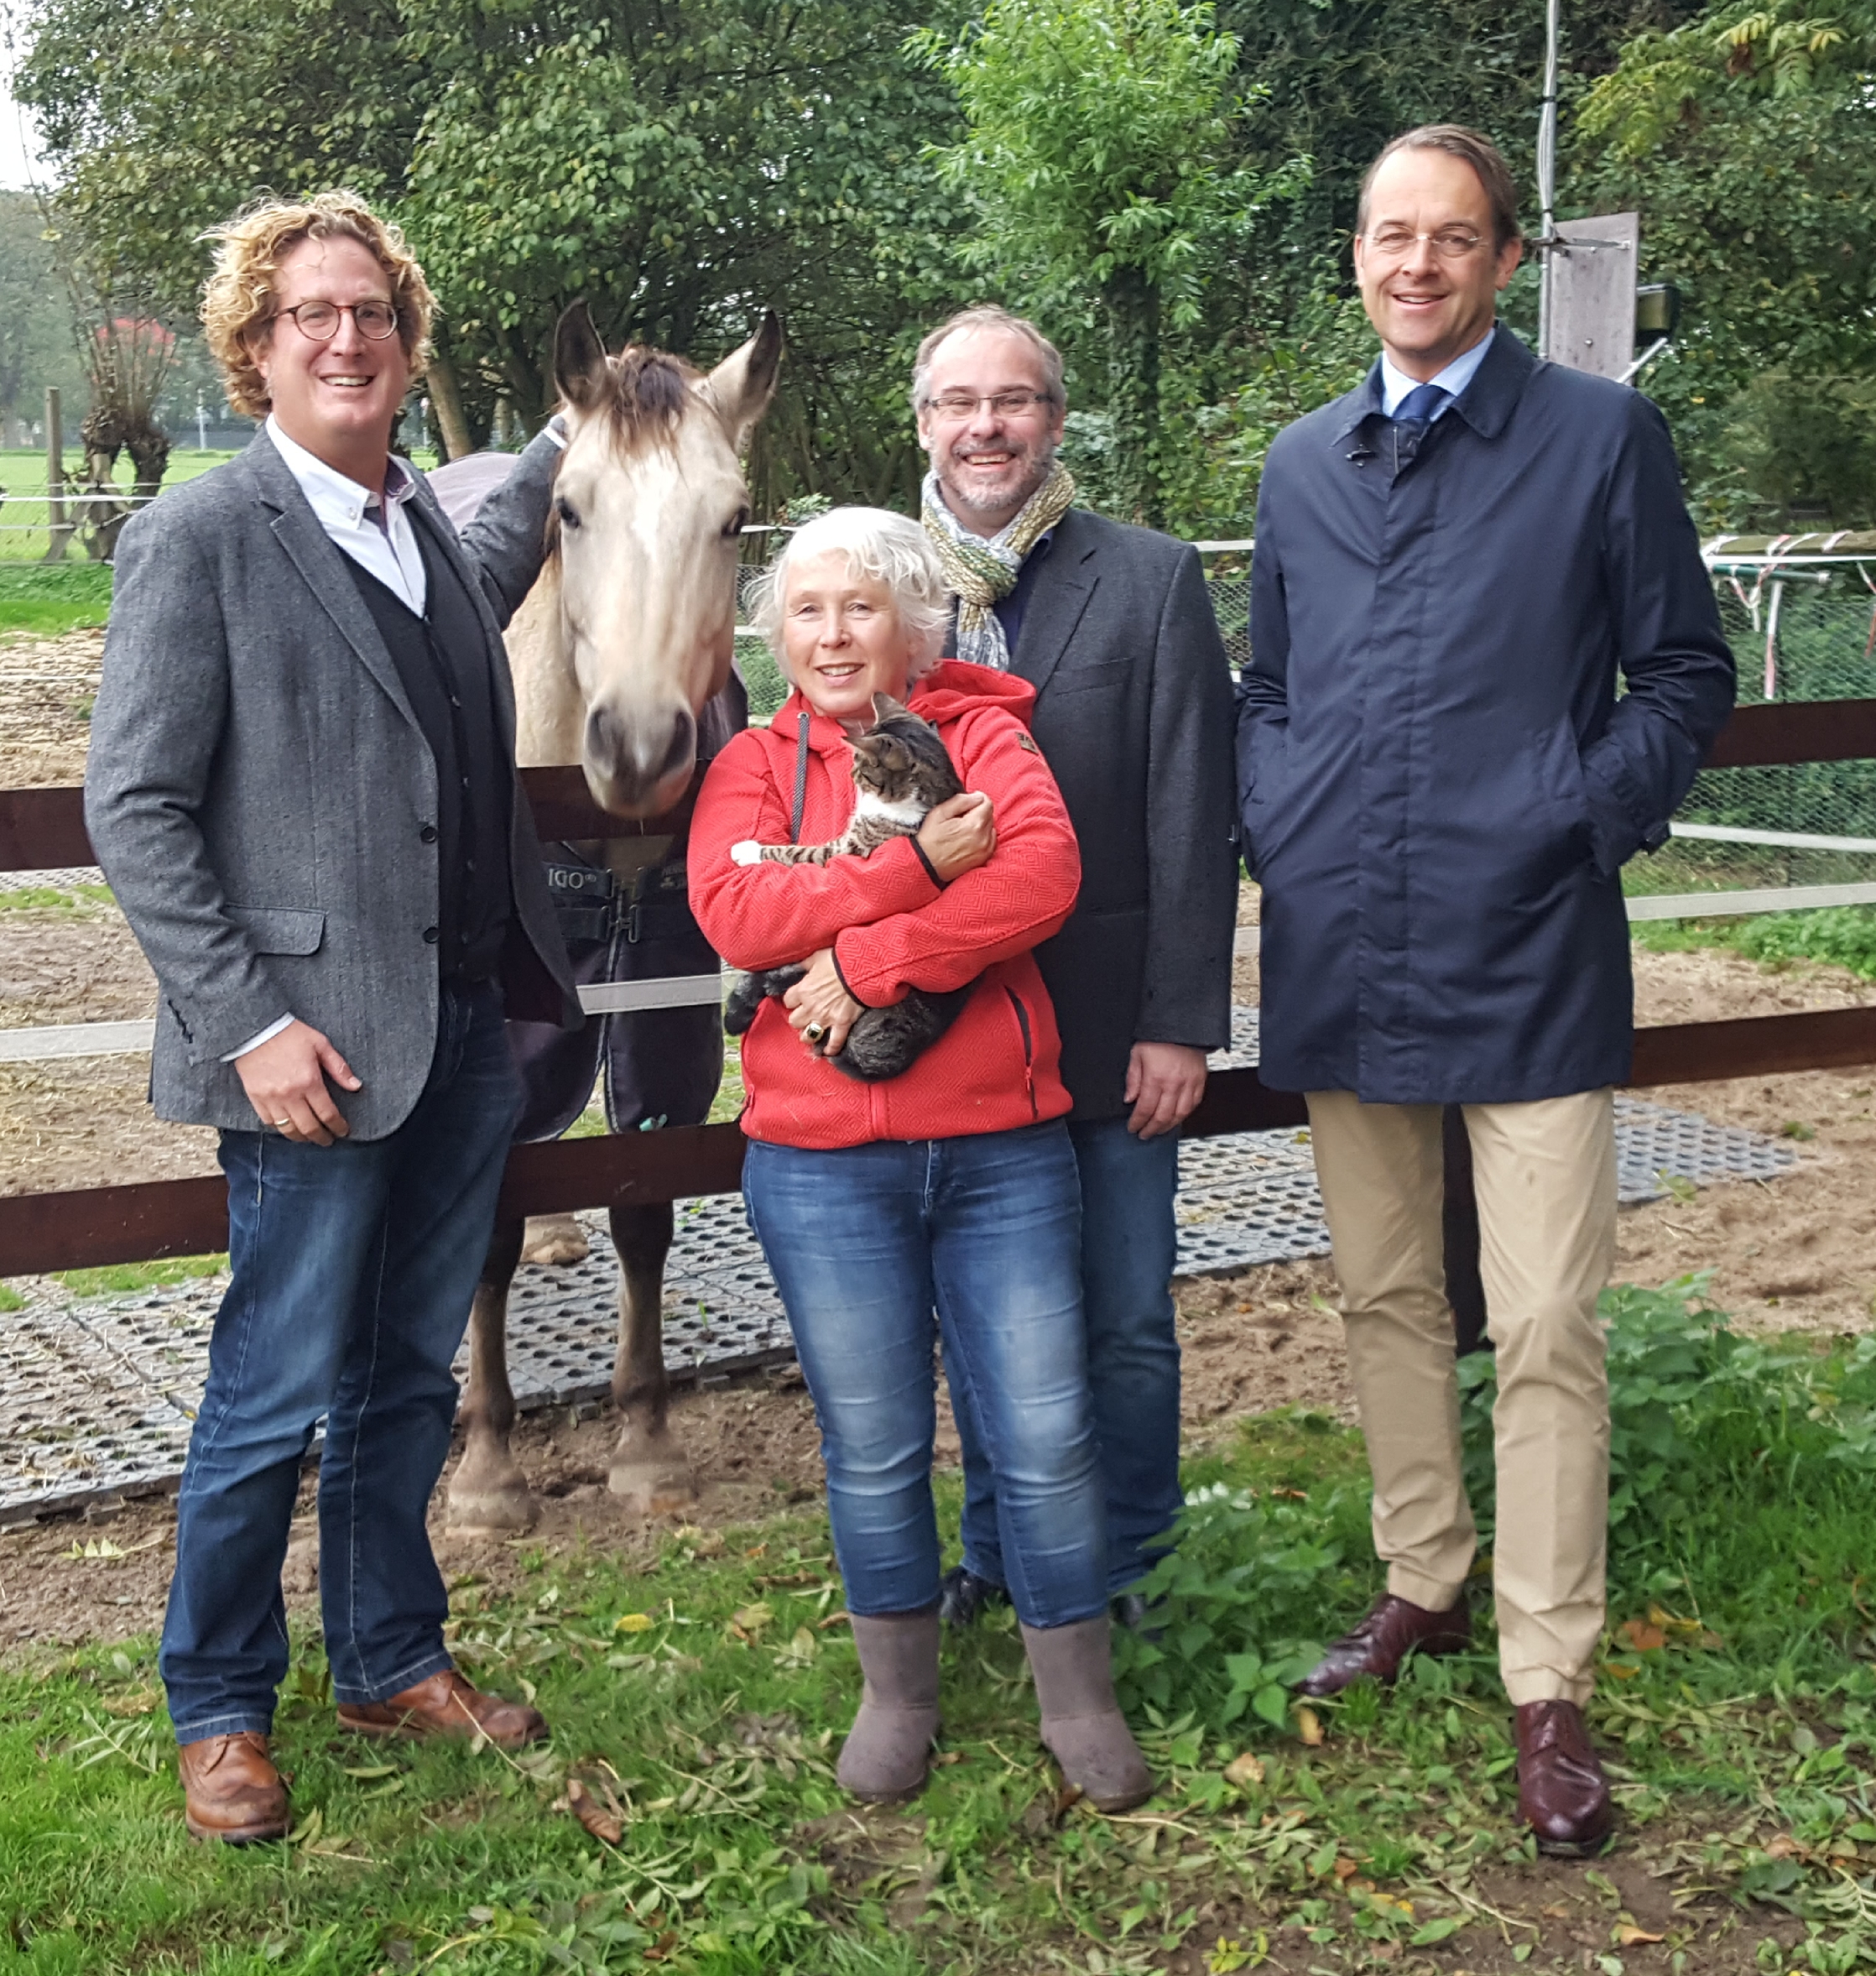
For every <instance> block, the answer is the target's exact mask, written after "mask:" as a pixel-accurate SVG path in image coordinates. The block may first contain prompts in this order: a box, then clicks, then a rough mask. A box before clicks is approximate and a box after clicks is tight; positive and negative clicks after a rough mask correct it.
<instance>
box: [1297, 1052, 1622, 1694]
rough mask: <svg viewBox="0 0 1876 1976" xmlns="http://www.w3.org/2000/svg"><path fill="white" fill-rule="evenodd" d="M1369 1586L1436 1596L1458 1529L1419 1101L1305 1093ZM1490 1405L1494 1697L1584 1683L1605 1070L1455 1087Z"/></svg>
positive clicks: (1591, 1633)
mask: <svg viewBox="0 0 1876 1976" xmlns="http://www.w3.org/2000/svg"><path fill="white" fill-rule="evenodd" d="M1308 1099H1309V1108H1310V1133H1311V1139H1312V1141H1313V1143H1314V1147H1315V1152H1316V1176H1317V1179H1318V1181H1319V1182H1320V1184H1321V1190H1322V1202H1323V1206H1324V1207H1325V1209H1326V1212H1327V1216H1328V1223H1329V1238H1330V1241H1331V1243H1332V1245H1333V1248H1334V1251H1335V1266H1336V1275H1337V1278H1338V1279H1339V1280H1340V1282H1341V1285H1342V1317H1343V1320H1344V1322H1345V1323H1346V1325H1347V1333H1348V1363H1349V1369H1350V1370H1351V1372H1352V1374H1353V1376H1354V1381H1355V1397H1356V1401H1357V1405H1359V1407H1360V1410H1361V1421H1362V1431H1363V1434H1364V1435H1365V1436H1367V1439H1368V1462H1369V1466H1370V1468H1372V1470H1373V1476H1374V1547H1375V1550H1376V1551H1378V1553H1379V1555H1380V1556H1381V1557H1382V1558H1383V1559H1384V1561H1385V1562H1386V1564H1387V1567H1388V1589H1389V1591H1390V1592H1392V1593H1394V1594H1395V1595H1396V1596H1397V1597H1399V1598H1407V1599H1411V1600H1412V1601H1413V1603H1415V1605H1420V1606H1425V1607H1428V1608H1430V1609H1432V1610H1434V1611H1444V1610H1446V1608H1449V1607H1450V1606H1451V1605H1452V1603H1454V1601H1455V1600H1456V1599H1457V1598H1458V1596H1459V1593H1460V1590H1461V1588H1462V1586H1463V1585H1464V1583H1465V1582H1466V1578H1467V1574H1468V1572H1470V1571H1471V1569H1472V1556H1473V1553H1474V1551H1475V1549H1476V1548H1477V1532H1476V1530H1475V1527H1474V1525H1473V1522H1472V1505H1471V1504H1469V1503H1468V1502H1467V1499H1466V1489H1465V1483H1464V1481H1463V1478H1462V1472H1461V1468H1460V1452H1459V1404H1458V1384H1457V1377H1456V1374H1455V1370H1454V1365H1455V1360H1454V1354H1453V1335H1452V1312H1451V1308H1450V1306H1448V1304H1447V1302H1446V1269H1445V1261H1444V1255H1443V1251H1442V1244H1441V1206H1442V1202H1443V1200H1444V1195H1445V1188H1444V1170H1443V1161H1442V1159H1441V1108H1440V1107H1439V1106H1438V1105H1388V1104H1363V1103H1361V1102H1360V1101H1359V1100H1358V1099H1357V1097H1355V1096H1354V1095H1353V1094H1352V1092H1344V1091H1328V1092H1322V1091H1312V1092H1310V1093H1309V1094H1308ZM1465 1115H1466V1129H1467V1134H1468V1135H1469V1137H1470V1138H1471V1140H1472V1174H1473V1185H1474V1187H1475V1190H1476V1191H1477V1197H1478V1217H1479V1228H1480V1263H1481V1267H1482V1274H1483V1278H1484V1282H1485V1305H1486V1312H1487V1329H1488V1332H1490V1335H1491V1338H1492V1342H1493V1345H1494V1347H1495V1348H1497V1356H1498V1405H1497V1410H1496V1411H1495V1413H1494V1415H1493V1426H1494V1437H1495V1441H1496V1455H1497V1462H1498V1531H1497V1536H1496V1539H1495V1541H1494V1544H1493V1579H1494V1585H1495V1590H1496V1594H1497V1602H1498V1654H1499V1662H1500V1666H1501V1667H1502V1668H1503V1675H1504V1685H1505V1689H1506V1692H1508V1693H1509V1696H1510V1697H1511V1699H1512V1701H1513V1702H1514V1703H1518V1704H1520V1705H1521V1704H1523V1703H1524V1702H1544V1701H1556V1700H1563V1701H1571V1702H1578V1703H1581V1702H1585V1701H1587V1699H1588V1697H1589V1693H1590V1689H1591V1687H1592V1681H1593V1669H1594V1666H1595V1658H1596V1648H1597V1640H1598V1639H1599V1637H1600V1635H1601V1633H1602V1620H1603V1561H1604V1553H1605V1551H1606V1548H1607V1541H1608V1468H1609V1399H1608V1374H1607V1370H1606V1369H1605V1365H1604V1353H1603V1340H1602V1327H1601V1326H1600V1325H1599V1324H1598V1323H1597V1316H1596V1300H1597V1296H1598V1294H1599V1293H1600V1292H1601V1290H1602V1287H1603V1285H1605V1284H1606V1283H1607V1282H1608V1277H1609V1271H1610V1270H1611V1268H1612V1267H1613V1264H1614V1260H1615V1216H1616V1173H1615V1104H1614V1095H1613V1092H1609V1091H1591V1092H1583V1093H1582V1094H1581V1095H1578V1096H1576V1097H1554V1098H1545V1099H1542V1100H1540V1101H1539V1102H1537V1103H1530V1104H1487V1105H1467V1106H1466V1107H1465Z"/></svg>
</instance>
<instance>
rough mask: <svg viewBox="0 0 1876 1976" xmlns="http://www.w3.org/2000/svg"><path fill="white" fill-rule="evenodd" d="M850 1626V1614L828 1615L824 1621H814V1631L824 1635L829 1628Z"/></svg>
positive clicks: (851, 1617)
mask: <svg viewBox="0 0 1876 1976" xmlns="http://www.w3.org/2000/svg"><path fill="white" fill-rule="evenodd" d="M852 1624H853V1615H852V1613H830V1614H828V1615H827V1617H826V1619H816V1621H815V1631H816V1633H825V1632H826V1630H827V1629H828V1628H829V1627H830V1626H851V1625H852Z"/></svg>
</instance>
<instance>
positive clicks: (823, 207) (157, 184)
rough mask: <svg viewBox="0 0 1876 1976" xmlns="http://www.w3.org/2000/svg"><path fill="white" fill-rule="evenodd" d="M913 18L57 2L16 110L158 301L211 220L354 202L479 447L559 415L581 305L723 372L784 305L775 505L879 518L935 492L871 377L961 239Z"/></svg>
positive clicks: (939, 121)
mask: <svg viewBox="0 0 1876 1976" xmlns="http://www.w3.org/2000/svg"><path fill="white" fill-rule="evenodd" d="M905 25H906V23H905V20H904V13H903V10H902V8H901V7H900V6H899V5H898V4H896V3H895V0H846V3H844V4H842V6H840V7H837V8H816V7H813V6H807V5H803V4H800V0H689V3H687V4H686V5H685V6H684V7H682V8H674V7H671V6H669V5H665V4H659V3H658V0H560V3H557V4H550V5H547V6H545V7H544V6H539V5H534V4H529V5H527V6H523V5H521V4H519V3H518V0H397V3H396V4H395V5H393V6H391V7H385V6H382V5H380V6H373V5H370V4H368V3H367V0H310V3H307V4H302V3H301V0H258V5H250V4H249V3H248V0H240V3H239V4H237V3H236V0H47V5H46V7H45V8H44V12H43V13H41V15H40V16H39V25H38V28H37V31H36V34H35V37H34V41H33V43H32V45H31V47H30V49H29V54H28V58H27V60H26V63H25V65H24V69H23V74H22V76H21V79H20V81H19V83H18V91H19V94H20V96H21V97H22V100H23V101H25V102H29V103H30V104H31V105H32V106H33V107H35V108H36V109H38V110H39V112H40V114H41V117H42V120H43V123H44V128H45V133H46V136H47V139H48V143H49V147H50V150H51V152H52V154H53V156H54V158H55V160H56V161H57V163H58V164H59V166H60V171H61V176H62V191H61V198H62V201H63V210H64V211H65V215H66V216H67V219H68V222H69V223H70V225H71V226H72V227H74V229H75V230H76V231H77V232H81V233H82V235H83V236H84V237H86V239H87V240H88V241H90V242H92V243H94V248H95V251H96V253H98V254H99V255H100V256H101V258H102V260H103V261H104V262H105V263H106V264H107V267H109V268H111V269H126V270H134V271H136V272H137V273H138V274H140V275H142V276H143V277H144V278H146V279H148V280H149V282H150V283H151V284H153V285H154V288H155V289H158V290H159V291H160V293H161V294H162V295H163V296H164V297H165V298H166V299H167V300H168V301H169V304H170V305H171V306H177V305H182V304H183V303H185V301H189V300H192V299H193V295H194V292H195V288H196V286H197V284H199V282H200V279H201V274H202V271H203V267H204V257H203V253H202V250H201V248H199V247H198V246H196V245H195V243H194V242H195V236H196V235H197V234H198V233H199V232H200V231H201V228H202V227H205V226H206V225H208V224H210V223H211V222H213V221H215V220H216V219H217V218H219V217H221V216H224V215H226V214H227V212H229V211H232V210H233V209H234V208H235V207H236V206H238V205H240V204H241V203H242V201H244V200H246V199H248V198H250V197H252V196H253V195H254V194H255V193H256V192H258V191H259V190H263V189H271V190H277V191H279V192H283V193H289V194H290V193H294V192H298V191H305V190H310V189H311V188H312V187H314V186H315V185H330V184H335V183H341V182H342V183H349V184H352V185H355V186H357V189H358V190H361V191H362V192H364V193H365V194H366V195H367V196H370V197H372V198H373V199H375V200H378V201H381V202H383V204H384V205H385V206H387V207H388V210H390V211H392V212H393V214H394V215H395V216H397V217H399V219H400V220H401V221H402V222H404V225H405V227H407V229H408V231H409V233H410V235H411V237H412V240H413V242H414V245H415V246H416V248H417V249H418V251H419V254H420V255H421V257H422V258H423V260H424V263H425V269H426V272H427V274H429V276H430V280H431V283H432V285H433V286H434V287H435V289H436V290H437V293H438V295H439V299H440V303H441V305H442V307H441V321H440V326H439V334H438V348H439V352H440V358H441V362H440V366H439V368H438V370H437V372H436V373H435V378H434V379H433V384H432V394H433V398H434V399H436V400H437V401H439V403H440V404H451V405H453V406H459V407H460V432H461V435H466V436H469V437H471V438H472V439H474V440H476V441H482V440H484V439H486V437H487V434H488V432H489V430H490V429H491V427H492V423H493V420H494V416H495V412H496V408H497V404H498V401H502V400H505V401H506V402H507V403H508V405H509V406H510V407H512V408H513V410H514V411H515V412H516V413H518V414H519V416H520V419H521V421H522V423H523V424H524V425H527V426H531V425H533V424H534V423H536V422H538V420H539V419H540V418H541V417H542V416H543V415H544V414H545V410H546V409H547V407H548V401H549V399H550V383H549V375H550V368H549V362H548V352H549V349H550V339H551V332H552V328H553V325H554V323H555V321H556V319H557V318H558V315H559V314H560V310H562V309H563V308H564V307H565V305H566V304H567V303H568V302H570V301H572V300H577V299H584V300H586V301H587V302H588V303H589V304H590V305H591V308H592V310H593V313H594V315H595V317H596V318H597V321H598V322H599V324H600V326H601V327H602V331H604V332H605V334H606V335H607V336H608V337H609V338H610V339H612V341H615V342H616V341H621V340H623V339H625V338H627V337H629V336H638V337H643V338H645V339H648V340H650V341H657V342H659V343H662V344H664V346H665V347H671V348H675V349H679V350H680V351H683V352H685V353H686V354H689V355H693V356H695V357H698V358H699V359H700V360H701V361H703V362H709V361H711V360H712V359H713V358H714V357H717V356H719V355H721V354H722V352H724V351H726V350H727V349H728V348H730V347H732V346H733V345H734V344H735V343H736V342H737V341H741V339H742V338H743V336H745V335H746V334H747V333H748V329H749V326H750V324H751V322H752V321H753V318H754V317H755V316H756V315H758V314H759V313H760V311H761V310H762V309H763V307H764V306H767V305H774V306H775V307H777V308H779V310H782V312H783V314H784V319H785V321H786V322H787V326H788V330H789V352H790V354H789V362H788V364H787V365H786V366H785V367H784V373H783V384H782V393H781V402H780V403H779V404H778V406H777V408H776V410H775V412H774V414H772V415H771V418H770V420H769V421H768V424H767V427H766V429H765V432H764V436H763V440H762V441H761V442H760V443H759V445H758V453H757V456H756V459H755V461H753V466H754V467H755V470H756V475H757V478H758V498H759V499H761V500H762V501H763V504H764V506H768V505H770V504H772V503H775V502H779V501H780V500H782V499H784V498H786V497H787V496H788V495H789V493H793V492H795V491H797V490H799V489H800V488H801V487H804V486H811V485H815V484H817V477H818V476H820V475H821V474H822V473H826V474H829V475H831V483H829V484H831V489H832V491H836V492H839V493H853V494H857V495H859V496H861V497H862V498H873V499H879V498H884V497H885V496H886V495H887V494H888V493H895V492H898V493H909V490H910V489H911V488H914V487H915V486H916V481H917V474H916V469H915V462H914V461H913V459H912V457H911V455H910V453H909V447H908V445H907V443H906V442H907V438H908V436H909V435H904V433H903V430H902V429H903V418H902V417H900V418H898V419H894V417H893V415H892V414H891V412H890V410H889V409H888V408H889V405H890V400H891V396H892V395H896V382H897V381H896V380H894V391H893V392H891V393H888V391H887V389H886V388H885V386H884V385H883V382H882V378H881V374H880V366H881V362H882V358H883V357H885V356H886V355H887V353H888V352H897V351H899V350H901V349H902V348H904V347H905V346H906V341H907V338H908V337H909V336H912V337H915V333H916V328H917V325H918V321H919V318H920V315H922V314H923V313H924V312H925V311H926V310H929V309H930V308H931V307H933V306H935V305H937V304H938V303H940V302H941V300H943V299H944V297H945V295H946V287H945V274H946V266H945V256H946V241H947V238H948V236H949V235H950V234H951V233H952V232H956V230H957V227H958V225H959V222H958V219H957V216H956V215H955V214H954V213H952V212H951V211H949V210H947V208H946V205H945V202H944V201H943V199H942V197H941V195H940V193H939V191H938V189H937V188H936V187H935V185H934V184H933V183H932V181H931V179H930V174H929V173H928V172H926V171H925V170H924V169H922V168H921V167H920V164H919V152H920V147H921V146H922V145H923V143H925V142H926V141H928V140H929V139H930V138H933V137H940V138H942V137H944V136H946V135H947V134H948V133H949V131H950V129H951V125H952V124H953V123H954V122H955V118H956V111H955V107H953V105H952V103H951V98H950V95H949V92H948V91H946V89H945V88H944V86H942V84H941V82H939V81H938V80H937V79H936V78H935V77H933V76H930V75H929V74H927V73H925V72H924V71H922V70H920V69H919V68H917V67H916V66H915V65H914V64H912V63H910V62H909V61H908V60H906V59H905V57H904V54H903V51H902V45H901V44H902V42H903V39H904V31H905ZM907 353H909V352H907Z"/></svg>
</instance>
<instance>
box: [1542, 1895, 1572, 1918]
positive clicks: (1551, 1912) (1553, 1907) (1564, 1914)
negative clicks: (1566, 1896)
mask: <svg viewBox="0 0 1876 1976" xmlns="http://www.w3.org/2000/svg"><path fill="white" fill-rule="evenodd" d="M1540 1913H1543V1914H1545V1915H1548V1916H1550V1919H1551V1920H1552V1921H1568V1920H1569V1919H1570V1910H1569V1909H1568V1908H1567V1907H1566V1906H1564V1905H1563V1903H1562V1902H1561V1900H1556V1901H1552V1902H1551V1904H1550V1906H1548V1907H1545V1908H1542V1909H1540Z"/></svg>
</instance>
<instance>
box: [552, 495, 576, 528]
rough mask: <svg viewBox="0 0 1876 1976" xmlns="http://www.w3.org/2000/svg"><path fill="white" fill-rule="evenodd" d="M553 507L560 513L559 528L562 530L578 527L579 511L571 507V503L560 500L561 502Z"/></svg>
mask: <svg viewBox="0 0 1876 1976" xmlns="http://www.w3.org/2000/svg"><path fill="white" fill-rule="evenodd" d="M554 505H555V507H556V508H559V509H560V526H561V527H562V528H563V529H576V528H578V527H579V525H580V511H579V510H578V509H577V508H576V507H575V506H574V505H573V503H571V501H569V500H566V499H565V498H562V499H561V500H559V501H556V502H555V504H554Z"/></svg>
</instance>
